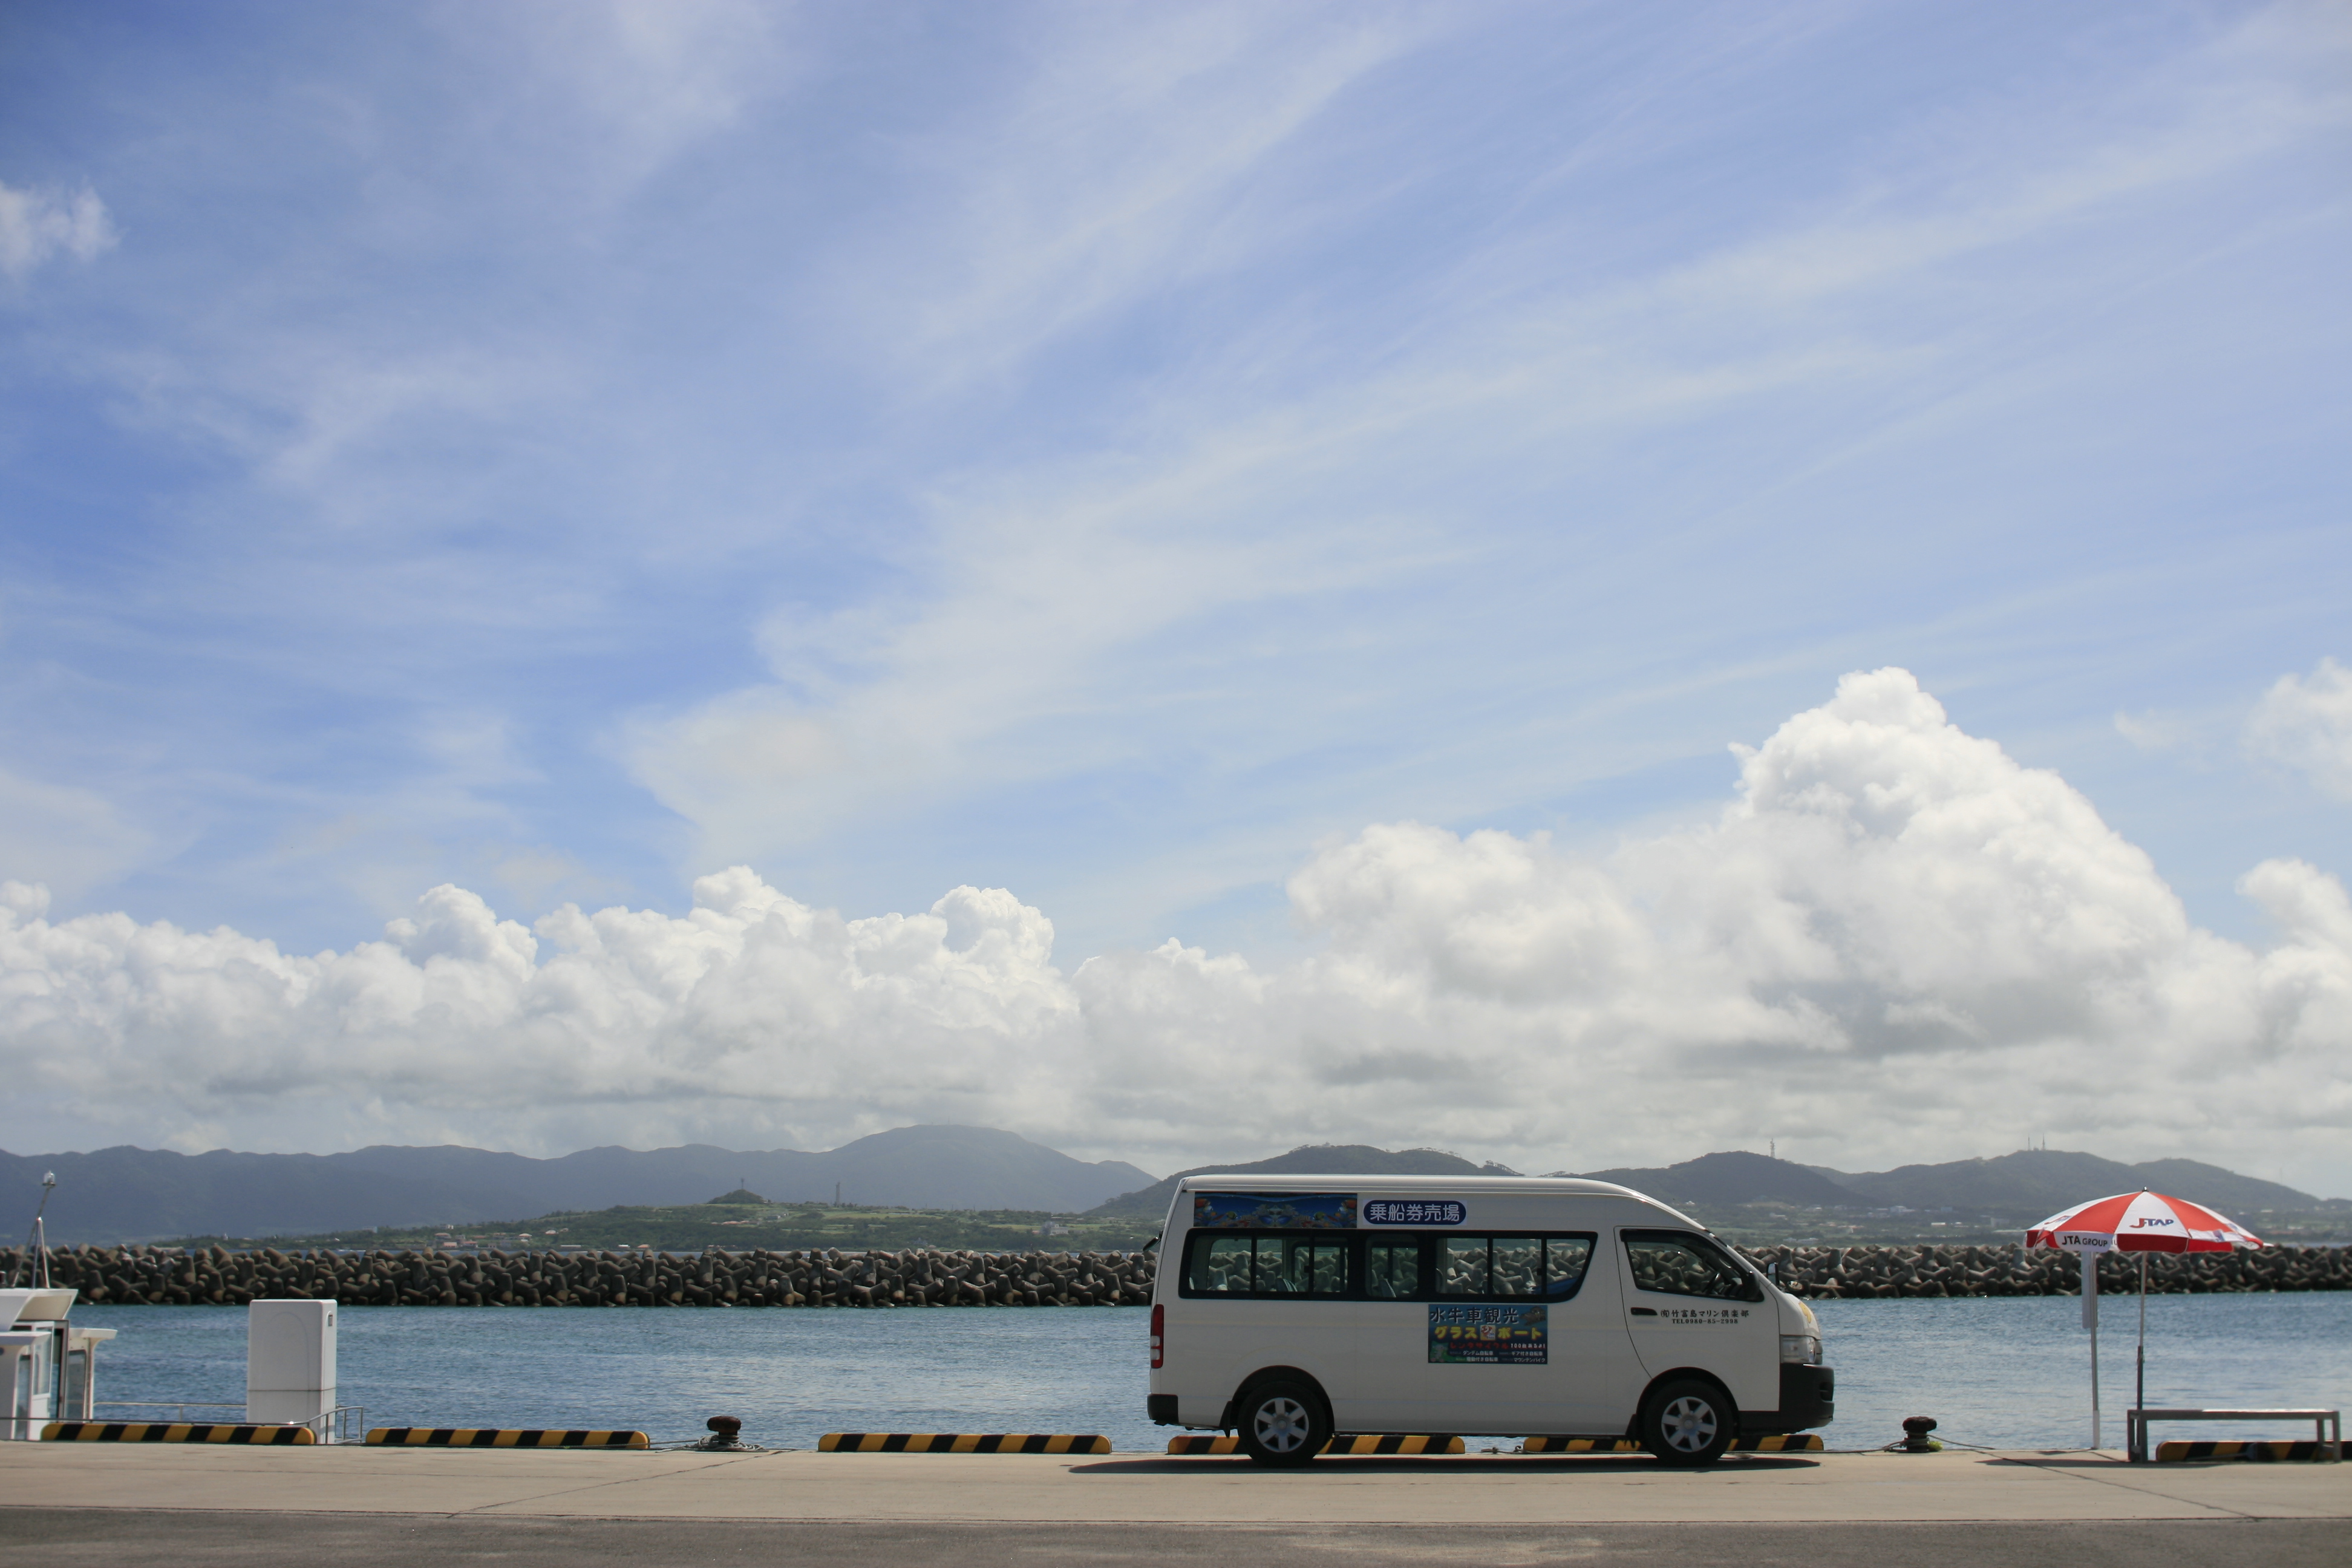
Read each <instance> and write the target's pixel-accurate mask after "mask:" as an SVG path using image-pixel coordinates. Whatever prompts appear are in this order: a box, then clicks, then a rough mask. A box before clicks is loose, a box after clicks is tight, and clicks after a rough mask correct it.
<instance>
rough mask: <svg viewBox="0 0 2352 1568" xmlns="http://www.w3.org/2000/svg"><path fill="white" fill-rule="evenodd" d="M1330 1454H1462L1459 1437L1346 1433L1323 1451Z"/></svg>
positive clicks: (1412, 1433) (1340, 1435) (1397, 1433)
mask: <svg viewBox="0 0 2352 1568" xmlns="http://www.w3.org/2000/svg"><path fill="white" fill-rule="evenodd" d="M1323 1451H1324V1452H1325V1453H1327V1454H1458V1453H1460V1452H1462V1439H1461V1438H1459V1437H1447V1436H1430V1435H1429V1434H1427V1433H1425V1432H1342V1433H1340V1434H1339V1436H1336V1437H1334V1438H1332V1439H1331V1442H1330V1446H1329V1447H1326V1448H1325V1449H1324V1450H1323Z"/></svg>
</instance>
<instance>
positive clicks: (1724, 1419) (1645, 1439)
mask: <svg viewBox="0 0 2352 1568" xmlns="http://www.w3.org/2000/svg"><path fill="white" fill-rule="evenodd" d="M1737 1431H1738V1414H1737V1412H1735V1411H1734V1410H1733V1409H1732V1407H1731V1401H1730V1400H1728V1399H1726V1398H1725V1397H1724V1396H1723V1390H1721V1389H1719V1388H1717V1386H1716V1385H1715V1384H1711V1383H1702V1382H1700V1381H1699V1380H1698V1379H1697V1378H1695V1377H1691V1378H1681V1379H1678V1380H1676V1381H1675V1382H1673V1383H1669V1384H1663V1385H1662V1386H1660V1387H1658V1388H1655V1389H1653V1390H1652V1391H1651V1393H1650V1397H1649V1398H1648V1399H1647V1400H1645V1401H1644V1402H1643V1405H1642V1447H1644V1448H1647V1449H1648V1450H1649V1451H1650V1452H1651V1453H1653V1454H1654V1455H1656V1456H1657V1457H1658V1458H1660V1459H1661V1460H1663V1461H1664V1462H1665V1463H1667V1464H1669V1465H1711V1464H1713V1463H1715V1462H1716V1461H1717V1459H1720V1458H1723V1455H1724V1451H1725V1450H1726V1449H1727V1448H1729V1447H1731V1439H1732V1437H1733V1436H1734V1434H1735V1433H1736V1432H1737Z"/></svg>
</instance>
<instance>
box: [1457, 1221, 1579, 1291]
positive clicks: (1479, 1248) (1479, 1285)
mask: <svg viewBox="0 0 2352 1568" xmlns="http://www.w3.org/2000/svg"><path fill="white" fill-rule="evenodd" d="M1441 1248H1442V1250H1441V1251H1440V1253H1439V1255H1438V1261H1437V1293H1438V1294H1439V1295H1441V1296H1473V1297H1479V1298H1483V1299H1485V1300H1524V1299H1528V1298H1538V1299H1544V1300H1554V1301H1564V1300H1568V1299H1569V1298H1570V1297H1571V1296H1573V1295H1575V1294H1576V1291H1577V1288H1578V1287H1579V1286H1580V1285H1582V1284H1583V1283H1584V1271H1585V1269H1586V1268H1587V1267H1588V1266H1589V1265H1590V1264H1591V1261H1592V1237H1589V1236H1448V1237H1445V1238H1444V1241H1443V1242H1442V1243H1441Z"/></svg>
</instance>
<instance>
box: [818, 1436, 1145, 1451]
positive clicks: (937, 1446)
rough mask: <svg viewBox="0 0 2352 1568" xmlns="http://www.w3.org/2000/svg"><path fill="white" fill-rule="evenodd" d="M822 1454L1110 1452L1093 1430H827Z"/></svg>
mask: <svg viewBox="0 0 2352 1568" xmlns="http://www.w3.org/2000/svg"><path fill="white" fill-rule="evenodd" d="M816 1451H817V1452H818V1453H820V1454H1108V1453H1109V1452H1110V1439H1109V1438H1108V1437H1098V1436H1095V1435H1094V1434H1093V1433H1091V1432H827V1433H826V1434H825V1435H824V1436H822V1437H819V1438H818V1439H817V1440H816Z"/></svg>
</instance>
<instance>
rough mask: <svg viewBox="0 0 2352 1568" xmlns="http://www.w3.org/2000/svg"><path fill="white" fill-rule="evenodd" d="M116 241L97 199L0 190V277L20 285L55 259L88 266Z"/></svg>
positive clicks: (89, 194) (90, 194)
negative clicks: (36, 269)
mask: <svg viewBox="0 0 2352 1568" xmlns="http://www.w3.org/2000/svg"><path fill="white" fill-rule="evenodd" d="M120 238H121V236H119V235H118V234H117V233H116V232H115V228H114V220H113V219H112V217H111V216H109V214H108V213H107V210H106V204H105V203H104V202H102V201H100V200H99V198H98V193H97V192H95V191H93V190H90V189H89V187H88V186H84V187H83V188H81V189H80V190H77V191H70V192H68V191H55V190H44V189H37V188H36V189H29V190H17V189H14V188H12V187H10V186H8V185H6V184H0V275H5V277H7V278H8V279H10V280H11V281H12V282H21V281H23V280H24V279H26V277H28V276H30V275H31V273H32V272H33V270H34V269H35V268H38V267H39V266H41V265H42V264H43V263H44V262H46V261H48V260H49V259H51V258H54V257H59V256H68V257H71V258H74V259H75V260H77V261H90V260H94V259H96V258H98V257H100V256H101V255H103V254H105V253H106V252H107V251H109V250H111V249H113V248H114V247H115V245H116V243H117V242H118V241H119V240H120Z"/></svg>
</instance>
